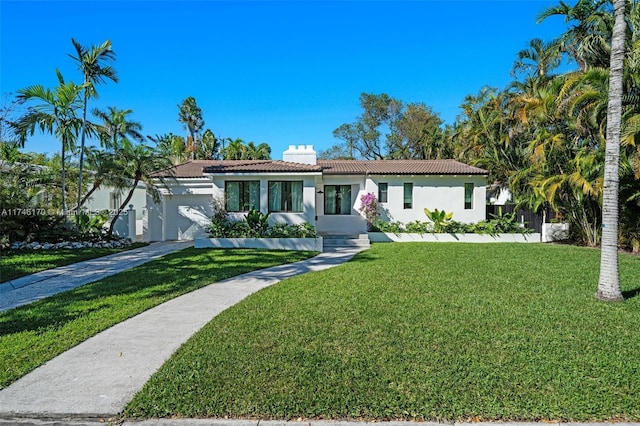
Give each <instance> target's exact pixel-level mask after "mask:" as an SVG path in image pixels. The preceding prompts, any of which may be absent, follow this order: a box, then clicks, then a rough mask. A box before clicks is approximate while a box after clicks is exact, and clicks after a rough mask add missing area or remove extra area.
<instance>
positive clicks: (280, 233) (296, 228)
mask: <svg viewBox="0 0 640 426" xmlns="http://www.w3.org/2000/svg"><path fill="white" fill-rule="evenodd" d="M316 236H317V234H316V229H315V228H314V227H313V226H312V225H311V224H310V223H308V222H304V223H298V224H288V223H277V224H275V225H273V226H271V227H270V228H269V229H268V230H267V233H266V237H268V238H315V237H316Z"/></svg>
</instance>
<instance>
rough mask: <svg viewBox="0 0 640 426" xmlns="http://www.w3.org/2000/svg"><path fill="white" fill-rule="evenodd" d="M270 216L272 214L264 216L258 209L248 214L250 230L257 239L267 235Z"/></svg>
mask: <svg viewBox="0 0 640 426" xmlns="http://www.w3.org/2000/svg"><path fill="white" fill-rule="evenodd" d="M270 214H271V213H267V214H264V213H262V212H261V211H259V210H256V209H251V210H250V211H249V213H247V218H246V221H247V225H249V229H250V230H251V233H252V234H254V236H255V237H262V236H264V235H265V234H266V232H267V229H269V215H270Z"/></svg>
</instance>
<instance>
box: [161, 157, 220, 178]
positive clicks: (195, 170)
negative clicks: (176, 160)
mask: <svg viewBox="0 0 640 426" xmlns="http://www.w3.org/2000/svg"><path fill="white" fill-rule="evenodd" d="M215 163H221V161H219V160H190V161H187V162H186V163H182V164H178V165H175V166H173V167H171V168H170V169H166V170H159V171H157V172H155V173H153V174H152V176H154V177H170V176H173V177H177V178H199V177H203V176H204V175H203V174H202V170H203V169H204V168H205V167H209V166H211V165H212V164H215Z"/></svg>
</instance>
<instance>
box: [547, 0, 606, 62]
mask: <svg viewBox="0 0 640 426" xmlns="http://www.w3.org/2000/svg"><path fill="white" fill-rule="evenodd" d="M609 4H610V0H595V1H594V0H578V2H577V3H576V4H575V5H573V6H570V5H568V4H567V3H565V2H563V1H562V0H561V1H560V3H559V5H558V6H552V7H549V8H547V9H545V10H544V11H542V13H540V14H539V15H538V22H541V21H543V20H544V19H546V18H548V17H550V16H554V15H555V16H564V21H565V22H566V23H569V22H573V23H574V25H573V26H572V27H571V28H570V29H569V30H568V31H567V32H566V33H564V34H563V35H562V36H561V37H560V39H559V40H558V42H559V43H560V44H561V45H562V48H563V50H565V51H567V52H568V53H569V55H570V57H571V58H572V59H573V60H575V61H576V62H577V63H578V66H579V67H580V70H581V71H586V70H587V69H589V68H592V67H600V68H605V67H607V66H608V65H609V52H610V45H609V40H610V37H611V28H612V27H613V19H612V15H611V13H610V11H609V10H607V8H608V6H609Z"/></svg>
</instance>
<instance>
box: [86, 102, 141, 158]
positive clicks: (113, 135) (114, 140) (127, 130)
mask: <svg viewBox="0 0 640 426" xmlns="http://www.w3.org/2000/svg"><path fill="white" fill-rule="evenodd" d="M92 112H93V115H95V116H96V117H98V118H99V119H101V120H102V125H100V126H98V133H99V134H100V142H101V144H102V146H103V147H105V148H106V149H109V150H114V151H117V150H118V143H119V141H120V140H121V139H123V138H131V139H133V140H136V141H138V142H142V141H143V140H144V136H142V133H140V132H141V131H142V124H140V123H139V122H137V121H130V120H129V119H128V118H127V116H128V115H129V114H131V113H132V112H133V110H130V109H127V110H121V109H118V108H116V107H112V106H110V107H108V108H107V111H100V110H99V109H94V110H93V111H92Z"/></svg>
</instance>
